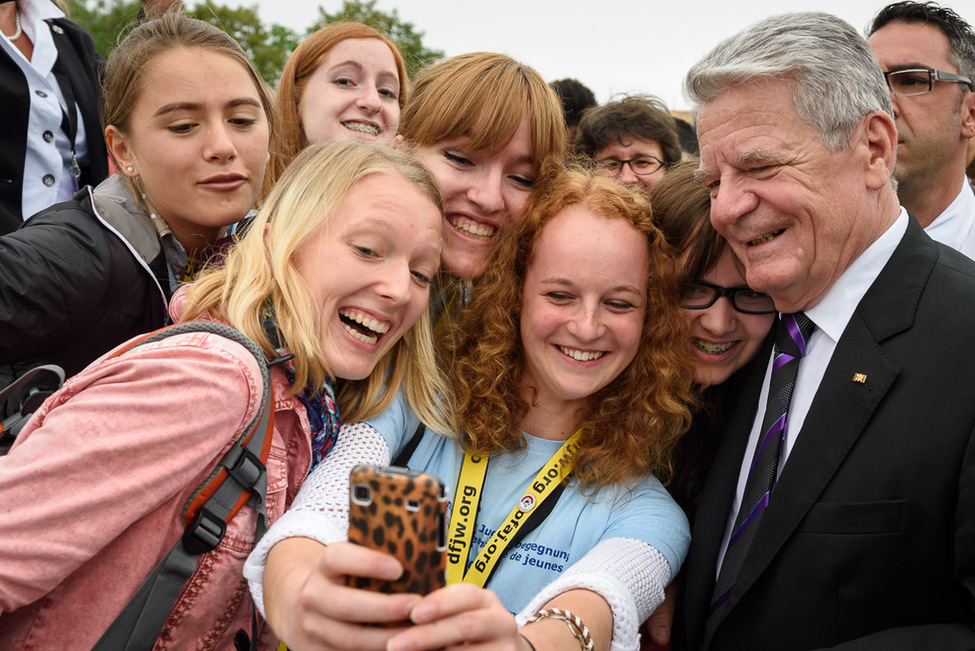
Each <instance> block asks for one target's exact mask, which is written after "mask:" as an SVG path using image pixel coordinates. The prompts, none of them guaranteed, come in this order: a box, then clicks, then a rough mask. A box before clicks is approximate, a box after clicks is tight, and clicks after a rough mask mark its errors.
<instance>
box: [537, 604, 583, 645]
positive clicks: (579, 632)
mask: <svg viewBox="0 0 975 651" xmlns="http://www.w3.org/2000/svg"><path fill="white" fill-rule="evenodd" d="M542 619H558V620H560V621H563V622H565V625H566V626H568V627H569V631H571V632H572V637H574V638H575V639H576V640H578V641H579V646H580V647H581V649H582V651H592V650H593V647H594V646H595V645H594V644H593V641H592V635H591V634H590V633H589V627H588V626H586V625H585V624H583V623H582V620H581V619H579V618H578V617H576V616H575V615H573V614H572V613H571V612H570V611H568V610H563V609H561V608H546V609H545V610H539V611H538V612H537V613H535V614H534V615H532V616H531V617H529V618H528V623H529V624H530V623H532V622H537V621H539V620H542Z"/></svg>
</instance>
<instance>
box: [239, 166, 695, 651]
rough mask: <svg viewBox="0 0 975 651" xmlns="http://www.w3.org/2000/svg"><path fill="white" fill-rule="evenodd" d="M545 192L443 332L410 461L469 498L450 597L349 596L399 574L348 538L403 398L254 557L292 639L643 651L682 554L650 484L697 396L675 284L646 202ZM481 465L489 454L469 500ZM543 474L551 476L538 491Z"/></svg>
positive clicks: (405, 435) (267, 597)
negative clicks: (524, 526) (438, 383)
mask: <svg viewBox="0 0 975 651" xmlns="http://www.w3.org/2000/svg"><path fill="white" fill-rule="evenodd" d="M540 185H541V187H539V188H538V190H537V196H536V197H534V198H533V200H532V203H531V206H530V207H529V208H528V209H527V213H526V215H525V217H524V218H523V219H522V220H520V221H517V222H514V223H512V224H509V225H508V227H507V228H506V229H505V231H504V232H503V233H502V234H501V236H500V241H499V243H498V246H497V247H496V248H495V249H494V251H493V256H492V260H491V262H490V264H489V265H488V267H487V270H486V272H485V273H484V274H483V276H482V278H481V279H480V280H479V281H478V282H477V283H476V284H475V285H474V287H473V290H472V294H471V297H470V300H469V302H468V304H467V305H466V306H465V307H463V308H462V309H460V311H459V312H458V313H457V314H456V317H455V319H453V321H452V323H450V324H448V325H447V326H446V327H445V332H444V335H445V336H444V338H443V342H442V345H443V348H442V350H441V354H442V360H441V361H442V366H444V367H445V368H446V369H449V370H448V374H449V378H450V380H451V384H452V386H453V400H454V404H455V408H454V409H453V411H452V415H451V417H452V419H453V420H454V421H455V422H456V425H455V427H454V428H452V430H450V431H446V430H443V429H437V428H435V427H428V428H425V429H424V430H423V433H422V438H420V439H419V442H418V444H417V446H416V448H415V450H414V451H413V452H412V455H411V456H410V458H409V461H408V463H407V465H408V466H409V467H410V468H412V469H415V470H423V471H426V472H432V473H434V474H437V475H439V476H440V477H442V478H443V479H444V481H445V483H446V484H447V486H448V487H449V489H450V493H451V494H452V495H453V496H456V495H460V494H464V495H471V494H472V493H471V491H470V489H471V488H474V489H475V490H474V492H475V493H477V494H478V495H479V496H480V500H479V503H478V504H477V505H468V506H469V508H470V513H476V514H477V515H476V521H475V522H474V523H473V525H472V526H470V525H471V523H470V522H468V525H469V526H468V527H467V531H470V532H471V534H468V535H465V534H464V533H463V532H462V529H463V528H462V527H457V528H455V527H456V525H455V524H452V525H451V526H450V527H449V528H448V540H449V547H448V550H449V552H448V571H447V577H448V586H447V587H446V588H443V589H441V590H438V591H435V592H433V593H431V594H430V595H427V596H425V597H422V598H421V597H420V596H419V595H392V594H376V593H371V592H364V591H361V590H357V589H354V588H351V587H347V586H346V579H347V577H348V576H350V575H351V576H363V577H373V578H384V579H392V578H395V577H396V576H398V575H399V573H400V572H401V571H402V568H401V567H400V566H399V564H398V563H397V562H396V561H394V560H392V559H391V558H390V557H387V556H386V555H384V554H382V553H379V552H375V551H373V550H369V549H365V548H361V547H357V546H355V545H351V544H349V543H347V542H344V541H345V540H346V533H347V527H348V522H347V503H348V477H349V471H350V469H351V468H352V466H353V465H355V464H357V463H371V464H378V465H384V464H388V463H389V462H390V460H391V459H393V458H395V457H397V456H398V455H399V454H400V453H401V451H402V450H403V449H404V448H405V447H406V446H407V444H408V443H409V442H410V441H411V438H412V436H413V433H414V431H415V430H416V429H417V427H418V425H419V423H420V419H419V418H418V417H417V416H416V415H414V414H413V413H412V412H411V411H410V409H409V408H408V407H407V406H406V405H405V402H404V401H403V400H402V399H399V398H398V399H397V400H395V401H394V402H393V405H392V407H391V408H390V409H388V410H387V411H385V412H384V413H383V414H380V415H379V416H376V417H374V418H371V419H368V420H367V421H365V422H363V423H357V424H355V425H349V426H346V430H347V431H346V432H345V434H344V435H343V436H342V437H340V438H339V442H338V443H337V444H336V448H335V451H334V452H333V454H332V455H331V456H329V457H328V458H327V459H326V460H325V461H324V462H323V464H322V465H321V466H320V467H319V468H318V469H317V470H316V471H315V472H314V473H312V474H311V475H310V476H309V478H308V479H307V480H306V481H305V483H304V485H303V486H302V490H301V492H300V493H299V495H298V497H297V498H296V501H295V505H294V508H293V509H292V510H291V511H289V512H288V513H287V514H286V515H285V516H284V517H283V518H282V520H280V521H279V523H278V524H277V525H276V526H275V527H272V528H271V530H270V531H269V533H268V535H267V536H265V538H264V540H263V541H262V543H261V545H260V547H259V548H258V550H257V551H255V553H254V554H253V555H252V556H251V558H250V559H249V561H248V568H247V569H246V570H245V575H246V576H247V577H248V579H249V580H250V581H251V589H252V592H254V594H255V601H256V602H257V603H258V604H261V603H263V605H264V607H265V610H266V613H267V617H268V621H269V622H270V624H271V626H272V628H273V629H274V630H275V631H276V632H277V633H278V634H279V636H280V637H281V638H282V639H283V640H284V641H285V642H286V643H288V644H289V645H292V646H294V647H295V648H303V647H306V646H318V647H319V648H321V647H324V648H356V649H435V648H441V647H451V646H453V645H465V644H466V645H482V644H483V645H497V646H498V648H512V649H522V650H524V651H529V650H530V649H533V648H538V649H542V648H559V649H562V648H573V647H574V646H575V645H577V644H578V645H580V647H581V648H583V649H588V648H596V649H609V648H613V649H636V648H638V646H639V636H638V633H637V628H638V625H639V623H640V622H642V621H643V620H644V619H646V617H647V616H648V615H649V613H650V612H652V611H653V610H654V608H656V606H657V605H658V604H659V603H660V602H661V601H662V600H663V596H664V586H666V585H667V584H668V583H669V582H670V580H671V578H672V577H673V576H674V575H675V574H676V573H677V571H678V569H679V566H680V563H681V561H682V559H683V556H684V554H685V553H686V550H687V546H688V544H689V540H690V536H689V529H688V525H687V521H686V519H685V517H684V515H683V513H682V511H681V509H680V508H679V507H678V506H677V505H676V504H675V503H674V501H673V500H672V499H671V498H670V496H669V495H668V493H667V491H666V490H665V489H664V488H663V486H662V485H661V483H660V481H659V480H658V479H657V477H661V478H663V479H667V478H668V477H669V474H670V461H669V459H670V453H671V451H672V450H673V448H674V446H675V445H676V443H677V441H678V439H679V437H680V435H681V434H682V432H683V431H684V430H685V429H686V427H687V425H688V423H689V421H690V411H689V409H688V406H687V405H688V404H689V403H690V402H691V401H692V399H693V391H692V374H693V371H692V366H691V360H690V357H689V355H688V351H687V343H686V342H687V337H688V331H687V324H686V319H685V317H684V316H683V314H682V313H681V310H680V308H679V307H678V300H677V299H678V296H679V292H680V283H679V271H678V268H677V264H676V261H675V259H674V257H673V256H672V254H671V251H672V249H671V248H670V247H669V246H668V245H667V244H666V243H665V242H664V240H663V237H662V236H661V234H660V233H659V231H657V229H656V228H655V227H654V225H653V224H652V219H651V210H650V205H649V203H648V202H647V200H646V199H645V198H643V197H641V196H638V195H637V194H635V193H633V192H631V191H630V190H628V189H626V188H624V187H622V186H621V185H619V184H617V183H615V182H613V181H611V180H609V179H605V178H601V177H599V176H596V175H594V174H592V173H589V172H582V171H564V170H561V169H555V170H554V171H552V172H550V173H549V175H547V180H546V181H544V182H543V183H542V184H540ZM580 234H584V237H582V236H580ZM476 457H480V458H482V459H484V458H487V459H488V463H487V470H486V474H485V476H484V477H483V483H481V484H480V487H479V488H478V487H477V486H476V485H475V484H476V481H475V482H473V483H472V480H471V479H470V478H469V477H468V476H467V473H468V470H467V468H468V466H469V465H470V464H472V463H476V462H473V461H471V459H473V458H476ZM553 469H555V470H556V471H557V473H558V477H559V481H554V482H550V483H546V482H544V481H543V480H542V479H543V478H544V477H545V476H546V474H548V473H549V472H550V471H552V470H553ZM549 476H551V475H549ZM540 478H542V479H540ZM539 487H541V488H539ZM540 507H544V508H540ZM448 508H452V509H453V516H452V518H451V520H452V522H458V521H460V520H461V519H462V518H461V517H460V516H459V515H458V511H457V510H456V509H457V508H458V505H457V501H455V503H454V504H453V506H452V507H448ZM518 510H521V511H523V512H528V513H530V512H534V511H535V510H538V511H540V512H544V511H546V510H548V511H549V512H548V513H547V515H541V514H539V515H536V516H533V515H531V514H529V515H528V517H527V518H524V519H522V520H521V521H522V522H524V520H525V519H527V520H529V521H531V520H532V519H534V525H533V526H532V528H531V530H530V531H528V532H527V533H526V534H524V535H523V537H520V538H518V536H519V535H521V534H520V533H519V534H515V533H513V532H510V531H509V532H507V533H506V535H503V536H498V532H499V530H501V529H502V527H504V526H505V525H506V523H509V522H510V521H511V520H512V518H513V517H514V513H515V512H516V511H518ZM495 544H496V545H498V546H499V548H500V550H501V551H497V552H496V553H494V554H489V553H488V552H486V551H485V550H490V548H491V546H492V545H495ZM268 550H269V552H270V553H269V554H267V552H268ZM265 554H267V556H266V557H265ZM451 557H453V558H451ZM499 559H500V560H499ZM265 560H266V568H265V567H263V566H262V562H263V561H265ZM403 622H412V623H413V625H412V626H405V625H404V624H403ZM374 623H384V624H386V626H385V627H375V626H372V625H370V624H374ZM590 643H592V646H590ZM492 648H493V646H492Z"/></svg>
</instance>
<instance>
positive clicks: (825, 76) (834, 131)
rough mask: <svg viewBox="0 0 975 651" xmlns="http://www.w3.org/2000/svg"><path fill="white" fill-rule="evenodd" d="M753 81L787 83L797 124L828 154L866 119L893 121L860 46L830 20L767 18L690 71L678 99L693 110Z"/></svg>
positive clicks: (878, 74)
mask: <svg viewBox="0 0 975 651" xmlns="http://www.w3.org/2000/svg"><path fill="white" fill-rule="evenodd" d="M756 79H785V80H787V81H789V82H791V83H792V84H793V87H794V92H793V102H794V104H795V107H796V113H797V114H798V115H799V119H800V120H802V121H803V122H804V123H806V124H808V125H809V126H810V127H812V128H813V129H816V130H817V131H819V135H820V138H821V139H822V141H823V144H824V145H826V147H828V148H829V149H831V150H833V151H836V150H839V149H842V148H844V147H846V146H847V145H848V144H849V142H850V138H851V136H852V135H853V131H854V130H855V129H856V127H857V125H858V124H859V123H860V120H861V119H862V118H863V117H864V116H865V115H867V114H868V113H871V112H873V111H886V112H887V113H888V114H889V115H890V116H891V118H893V115H894V109H893V106H892V104H891V101H890V91H889V90H888V89H887V83H886V81H884V76H883V72H882V71H881V70H880V66H879V65H878V64H877V60H876V59H875V58H874V56H873V53H872V52H871V50H870V48H869V46H868V45H867V42H866V41H865V40H864V39H863V37H862V36H860V35H859V34H858V33H857V31H856V30H855V29H854V28H853V26H851V25H850V24H849V23H847V22H846V21H844V20H841V19H840V18H837V17H836V16H832V15H830V14H826V13H819V12H802V13H792V14H784V15H781V16H772V17H769V18H766V19H765V20H763V21H761V22H759V23H756V24H755V25H752V26H751V27H749V28H747V29H745V30H743V31H741V32H739V33H738V34H736V35H734V36H732V37H731V38H729V39H727V40H725V41H723V42H722V43H720V44H719V45H718V46H717V47H715V48H714V49H713V50H711V52H710V53H709V54H707V55H706V56H705V57H704V58H703V59H701V60H700V61H698V62H697V63H696V64H694V66H692V67H691V69H690V71H689V72H688V73H687V78H686V79H685V80H684V93H685V94H686V95H687V97H688V98H689V99H690V100H691V101H692V102H694V103H695V104H697V105H701V104H704V103H707V102H709V101H711V100H714V99H716V98H717V97H718V95H720V94H721V93H723V92H725V91H726V90H728V89H729V88H730V87H731V86H734V85H738V84H744V83H747V82H750V81H752V80H756Z"/></svg>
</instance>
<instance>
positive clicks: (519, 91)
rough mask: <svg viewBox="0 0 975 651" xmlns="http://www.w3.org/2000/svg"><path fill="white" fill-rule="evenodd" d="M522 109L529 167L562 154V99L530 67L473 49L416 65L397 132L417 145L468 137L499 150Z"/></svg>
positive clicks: (536, 167)
mask: <svg viewBox="0 0 975 651" xmlns="http://www.w3.org/2000/svg"><path fill="white" fill-rule="evenodd" d="M526 115H527V117H528V123H529V127H530V132H531V136H530V138H531V158H532V168H533V169H534V171H535V173H536V174H538V173H540V171H541V170H542V169H544V168H545V166H546V164H547V163H548V162H549V161H551V160H557V161H559V162H560V163H561V162H562V160H563V159H564V158H565V151H566V140H565V119H564V117H563V115H562V104H561V102H560V101H559V98H558V97H557V96H556V95H555V92H554V91H553V90H552V89H551V88H549V86H548V84H546V83H545V80H543V79H542V77H541V76H540V75H539V74H538V73H537V72H536V71H535V70H534V69H532V68H530V67H528V66H526V65H524V64H521V63H518V62H517V61H515V60H514V59H512V58H511V57H509V56H506V55H504V54H494V53H490V52H473V53H470V54H461V55H459V56H455V57H451V58H449V59H445V60H443V61H440V62H438V63H434V64H432V65H430V66H428V67H426V68H424V69H423V70H421V71H420V72H419V73H418V74H417V76H416V80H415V82H414V84H413V91H412V97H411V99H410V102H409V103H408V104H407V105H406V108H404V109H403V113H402V114H401V115H400V122H399V133H400V135H402V136H403V137H404V138H406V140H407V141H409V142H410V143H412V144H414V145H418V146H429V145H434V144H436V143H439V142H443V141H445V140H453V139H455V138H467V139H468V146H469V147H470V148H471V149H474V150H477V151H481V150H483V151H489V152H494V151H500V150H501V149H503V148H504V146H505V145H507V144H508V142H510V141H511V138H512V137H514V135H515V132H517V131H518V127H519V126H521V122H522V120H523V119H524V118H525V116H526Z"/></svg>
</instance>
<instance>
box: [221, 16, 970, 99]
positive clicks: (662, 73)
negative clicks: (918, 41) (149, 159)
mask: <svg viewBox="0 0 975 651" xmlns="http://www.w3.org/2000/svg"><path fill="white" fill-rule="evenodd" d="M887 1H889V0H878V1H871V0H775V1H774V2H770V1H768V0H698V1H697V2H688V1H684V0H586V1H584V2H583V1H580V0H449V1H447V0H378V1H377V3H376V7H377V8H378V9H380V10H382V11H386V12H391V11H392V10H393V9H396V10H397V11H398V12H399V17H400V19H401V20H403V21H406V22H411V23H413V24H414V26H415V28H416V29H417V30H419V31H422V32H424V33H425V35H424V37H423V44H424V45H425V46H427V47H428V48H432V49H438V50H443V51H444V52H446V54H447V55H448V56H452V55H456V54H461V53H464V52H473V51H478V50H483V51H493V52H503V53H505V54H508V55H510V56H512V57H514V58H516V59H518V60H519V61H522V62H523V63H527V64H529V65H531V66H532V67H534V68H535V69H536V70H538V72H539V73H540V74H541V75H542V77H544V78H545V80H546V81H551V80H553V79H561V78H563V77H575V78H576V79H578V80H579V81H581V82H583V83H584V84H586V85H587V86H589V87H590V88H591V89H592V90H593V92H594V93H595V94H596V99H597V100H598V101H600V102H605V101H606V100H607V99H609V98H610V97H611V96H613V95H615V94H619V93H630V92H642V93H651V94H654V95H657V96H658V97H660V98H661V99H662V100H664V102H665V103H666V104H667V105H668V106H669V107H670V108H671V109H686V108H688V106H687V102H686V100H685V99H684V97H683V95H682V93H681V83H682V81H683V77H684V73H686V71H687V69H688V68H689V67H690V66H691V65H692V64H693V63H694V62H696V61H697V60H698V59H699V58H700V57H701V56H703V55H704V54H706V53H707V51H708V50H709V49H710V48H711V47H713V46H714V45H715V44H717V43H718V42H719V41H720V40H722V39H723V38H726V37H727V36H730V35H731V34H734V33H735V32H737V31H739V30H740V29H742V28H743V27H746V26H748V25H750V24H752V23H754V22H755V21H757V20H760V19H762V18H764V17H766V16H768V15H771V14H778V13H784V12H789V11H806V10H817V11H827V12H829V13H832V14H835V15H837V16H839V17H840V18H843V19H844V20H846V21H848V22H849V23H851V24H852V25H853V26H854V27H855V28H856V29H857V30H858V31H860V32H861V33H862V31H863V28H864V26H865V25H866V23H867V22H868V21H869V20H870V19H871V18H872V17H873V15H874V14H875V13H876V12H877V10H879V9H880V8H881V7H883V6H884V5H885V4H886V2H887ZM225 2H226V4H230V5H246V6H253V5H254V4H256V5H258V10H259V12H260V15H261V19H262V20H263V21H264V22H265V23H271V22H274V23H279V24H281V25H286V26H288V27H290V28H291V29H294V30H295V31H297V32H299V33H302V34H303V33H304V31H305V30H306V29H307V28H308V27H309V26H310V25H311V24H312V23H313V22H314V21H315V20H316V18H317V16H318V6H319V5H321V6H323V7H325V9H326V11H328V12H330V13H332V12H335V11H337V10H338V9H339V8H341V6H342V0H326V1H324V2H322V1H320V0H225ZM945 4H948V5H949V6H952V7H953V8H954V9H955V10H956V11H959V13H961V14H962V15H963V17H965V18H966V19H967V20H968V22H970V23H972V22H975V3H973V2H972V0H964V1H960V0H955V1H954V2H946V3H945Z"/></svg>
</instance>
